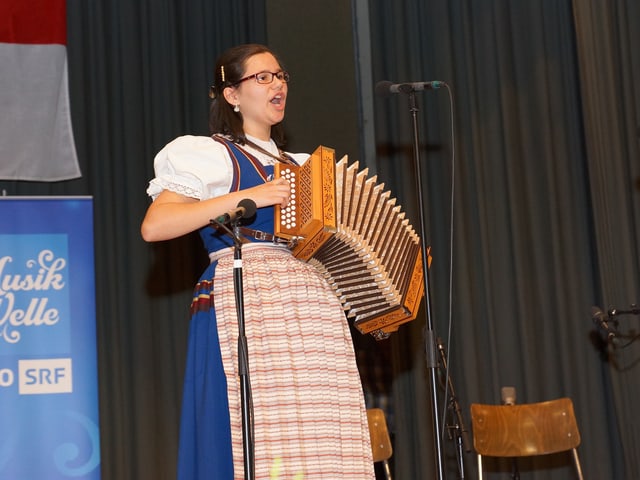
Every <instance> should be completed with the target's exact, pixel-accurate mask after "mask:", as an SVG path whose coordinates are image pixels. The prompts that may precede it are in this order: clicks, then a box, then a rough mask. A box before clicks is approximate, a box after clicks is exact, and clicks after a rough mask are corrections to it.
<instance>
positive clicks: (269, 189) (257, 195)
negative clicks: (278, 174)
mask: <svg viewBox="0 0 640 480" xmlns="http://www.w3.org/2000/svg"><path fill="white" fill-rule="evenodd" d="M242 192H244V193H245V197H247V198H251V199H252V200H253V201H254V202H256V206H257V207H258V208H260V207H267V206H270V205H280V206H281V207H283V208H284V207H286V206H287V205H288V204H289V200H290V199H291V186H290V185H289V182H288V181H287V180H286V179H284V178H276V179H275V180H271V181H269V182H266V183H263V184H262V185H258V186H256V187H252V188H248V189H246V190H242Z"/></svg>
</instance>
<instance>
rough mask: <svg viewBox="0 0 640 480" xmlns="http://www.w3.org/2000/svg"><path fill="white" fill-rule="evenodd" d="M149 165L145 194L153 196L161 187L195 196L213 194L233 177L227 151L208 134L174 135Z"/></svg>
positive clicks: (221, 190) (225, 190)
mask: <svg viewBox="0 0 640 480" xmlns="http://www.w3.org/2000/svg"><path fill="white" fill-rule="evenodd" d="M153 167H154V170H155V175H156V176H155V178H154V179H153V180H151V181H150V182H149V188H147V194H148V195H149V196H150V197H151V198H153V199H154V200H155V198H156V197H157V196H158V195H159V194H160V192H162V190H170V191H172V192H175V193H179V194H181V195H184V196H186V197H191V198H197V199H199V200H205V199H207V198H212V197H217V196H219V195H223V194H225V193H228V192H229V190H230V188H231V182H232V180H233V169H232V166H231V159H230V158H229V154H228V153H227V151H226V149H225V148H224V146H223V145H222V144H220V143H219V142H216V141H215V140H213V139H212V138H210V137H200V136H193V135H185V136H182V137H178V138H176V139H175V140H173V141H171V142H170V143H168V144H167V145H166V146H165V147H164V148H163V149H162V150H160V152H158V154H157V155H156V157H155V159H154V161H153Z"/></svg>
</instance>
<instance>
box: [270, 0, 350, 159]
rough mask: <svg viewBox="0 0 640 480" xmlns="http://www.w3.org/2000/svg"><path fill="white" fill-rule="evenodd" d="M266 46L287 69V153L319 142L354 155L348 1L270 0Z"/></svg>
mask: <svg viewBox="0 0 640 480" xmlns="http://www.w3.org/2000/svg"><path fill="white" fill-rule="evenodd" d="M266 8H267V39H268V44H269V46H270V47H271V48H272V49H273V50H274V51H275V52H277V53H278V55H279V56H280V57H281V60H282V62H283V63H284V65H285V68H287V69H288V70H289V72H290V73H291V78H292V79H291V83H290V85H289V92H290V93H289V94H290V97H289V100H288V101H287V117H286V120H285V123H286V127H287V136H288V140H289V141H288V145H287V149H288V150H290V151H305V152H311V151H313V150H315V148H316V147H317V146H318V145H325V146H328V147H331V148H334V149H335V150H336V157H337V158H340V157H342V156H343V155H345V154H348V155H349V157H350V158H353V159H356V158H358V155H359V151H360V145H359V130H358V129H359V126H358V105H357V99H358V94H357V88H356V85H357V81H356V67H355V62H354V58H355V55H354V42H353V15H352V10H351V2H345V1H341V0H310V1H305V2H304V3H301V2H299V1H296V0H270V1H269V2H267V4H266Z"/></svg>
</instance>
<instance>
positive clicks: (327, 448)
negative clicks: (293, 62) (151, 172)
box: [148, 136, 375, 480]
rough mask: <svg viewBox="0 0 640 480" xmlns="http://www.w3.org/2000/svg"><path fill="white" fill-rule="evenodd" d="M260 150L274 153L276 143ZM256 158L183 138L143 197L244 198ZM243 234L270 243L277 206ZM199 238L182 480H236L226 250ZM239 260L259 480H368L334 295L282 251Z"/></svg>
mask: <svg viewBox="0 0 640 480" xmlns="http://www.w3.org/2000/svg"><path fill="white" fill-rule="evenodd" d="M252 140H254V142H256V143H258V141H257V140H255V139H252ZM261 146H263V147H264V148H267V149H269V150H270V151H271V152H273V153H275V152H277V149H276V147H275V144H273V142H270V143H267V144H264V142H263V143H262V144H261ZM260 157H261V155H260V152H259V151H257V150H253V149H251V148H250V147H246V148H245V147H238V146H237V145H235V144H233V143H232V142H230V141H228V140H225V139H222V138H218V137H214V138H208V137H189V136H187V137H180V138H178V139H176V140H174V141H173V142H171V143H170V144H168V145H167V146H166V147H165V148H164V149H163V150H162V151H161V152H160V153H159V154H158V155H157V156H156V160H155V169H156V178H155V179H154V180H152V181H151V183H150V187H149V190H148V192H149V194H150V195H151V196H152V197H154V196H155V195H157V194H159V193H160V191H161V190H162V189H168V190H172V191H175V192H178V193H182V194H184V195H188V196H191V197H194V198H199V199H201V200H204V199H206V198H210V197H211V196H216V195H221V194H223V193H227V192H228V191H235V190H241V189H245V188H248V187H252V186H255V185H258V184H260V183H262V182H265V181H267V179H268V178H269V176H270V175H272V173H273V166H272V165H268V163H269V161H268V160H269V159H267V158H266V157H262V158H260ZM305 157H306V156H305ZM296 158H298V159H300V158H301V157H296ZM248 227H249V228H251V229H256V230H260V231H264V232H273V207H269V208H261V209H258V212H257V215H256V218H255V220H254V221H253V223H252V224H250V225H248ZM200 234H201V237H202V239H203V241H204V245H205V247H206V248H207V251H208V253H209V256H210V258H211V264H210V266H209V267H208V268H207V269H206V271H205V272H204V273H203V275H202V277H201V278H200V280H199V282H198V284H197V286H196V289H195V295H194V300H193V304H192V319H191V326H190V335H189V350H188V359H187V367H186V375H185V385H184V397H183V406H182V420H181V431H180V451H179V461H178V464H179V465H178V478H179V479H180V480H196V479H197V480H204V479H207V480H212V479H213V480H231V479H234V478H235V479H242V478H244V456H243V438H242V418H241V401H240V381H239V376H238V361H237V357H238V354H237V348H238V347H237V345H238V341H237V338H238V322H237V313H236V307H235V294H234V282H233V267H234V259H233V249H232V248H230V247H231V246H232V245H233V242H232V240H231V238H230V237H229V236H227V235H226V234H223V233H221V232H219V231H217V230H215V229H213V228H211V227H206V228H203V229H202V230H201V231H200ZM242 260H243V261H242V269H243V287H244V288H243V292H244V308H245V332H246V336H247V341H248V357H249V370H250V384H251V394H252V407H253V422H254V452H255V467H254V472H255V477H256V479H270V480H271V479H303V478H304V479H331V480H338V479H353V480H363V479H374V478H375V475H374V470H373V461H372V456H371V455H372V454H371V445H370V439H369V432H368V429H367V417H366V410H365V405H364V398H363V393H362V386H361V382H360V377H359V374H358V370H357V366H356V362H355V356H354V351H353V345H352V341H351V335H350V331H349V327H348V325H347V321H346V318H345V315H344V312H343V310H342V308H341V305H340V303H339V301H338V299H337V298H336V296H335V294H334V293H333V291H332V290H331V289H330V287H329V286H328V284H327V283H326V282H325V281H324V279H323V278H322V277H321V276H320V275H319V273H318V272H317V271H316V269H315V268H314V267H312V266H310V265H308V264H306V263H304V262H301V261H299V260H297V259H296V258H294V257H293V256H292V255H291V253H290V251H289V250H288V248H286V247H284V246H277V245H274V244H273V243H267V242H258V241H254V242H252V243H249V244H245V245H244V246H243V247H242Z"/></svg>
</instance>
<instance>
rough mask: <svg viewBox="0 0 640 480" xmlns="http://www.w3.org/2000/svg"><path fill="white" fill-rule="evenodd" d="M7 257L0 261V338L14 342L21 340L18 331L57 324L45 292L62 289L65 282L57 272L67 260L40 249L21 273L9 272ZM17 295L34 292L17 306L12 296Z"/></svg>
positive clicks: (9, 260)
mask: <svg viewBox="0 0 640 480" xmlns="http://www.w3.org/2000/svg"><path fill="white" fill-rule="evenodd" d="M12 262H13V258H12V257H11V256H5V257H1V258H0V337H1V338H3V339H4V340H5V342H7V343H17V342H19V341H20V339H21V338H22V336H21V333H20V332H21V329H23V328H32V327H50V326H53V325H55V324H56V323H58V321H59V320H60V315H59V312H58V309H56V308H50V307H49V306H48V302H49V298H48V297H47V295H46V294H47V292H52V291H58V290H62V289H63V288H64V287H65V281H64V277H63V275H62V273H60V272H61V271H62V270H63V269H64V268H65V267H66V265H67V260H66V259H64V258H60V257H56V256H55V255H54V253H53V252H52V251H51V250H42V251H41V252H40V253H39V254H38V258H37V259H30V260H27V261H26V262H25V271H24V272H21V273H12V272H10V268H9V267H10V265H11V263H12ZM21 292H37V294H38V296H35V295H34V296H33V297H31V298H30V299H29V301H28V304H27V305H17V302H16V295H17V294H18V293H21Z"/></svg>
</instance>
